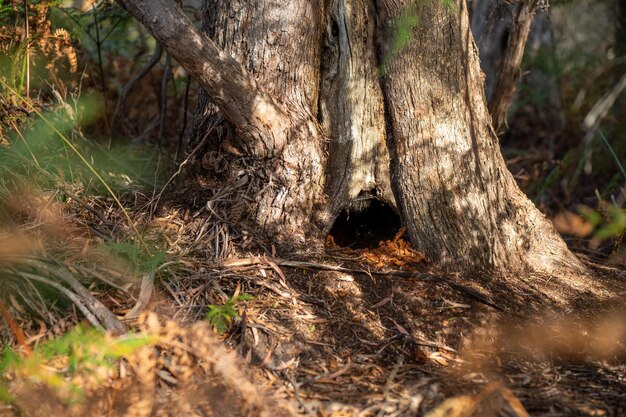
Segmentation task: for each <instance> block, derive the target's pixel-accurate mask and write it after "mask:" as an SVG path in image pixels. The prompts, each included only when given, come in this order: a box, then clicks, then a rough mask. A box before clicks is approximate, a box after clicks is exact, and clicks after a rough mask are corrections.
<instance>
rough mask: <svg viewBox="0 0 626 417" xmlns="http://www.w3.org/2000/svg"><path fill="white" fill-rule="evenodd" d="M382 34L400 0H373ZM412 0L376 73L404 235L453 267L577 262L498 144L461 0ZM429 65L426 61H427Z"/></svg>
mask: <svg viewBox="0 0 626 417" xmlns="http://www.w3.org/2000/svg"><path fill="white" fill-rule="evenodd" d="M380 3H381V4H380V20H381V22H383V24H384V26H383V28H382V30H383V42H384V43H385V44H390V42H391V41H392V39H393V37H394V36H395V34H394V32H395V29H394V25H393V22H394V21H397V20H398V19H399V18H400V16H401V14H402V13H406V10H409V9H408V7H409V4H410V2H409V1H391V0H380ZM457 5H458V7H457V8H456V9H454V10H450V9H448V8H446V7H445V6H444V5H443V2H441V1H439V0H427V1H424V2H420V3H418V6H417V7H416V8H415V12H414V13H415V14H416V16H419V24H418V25H416V27H415V28H414V33H413V36H412V37H411V40H410V42H409V43H408V45H407V46H406V47H405V48H404V49H403V51H402V52H400V53H399V54H397V56H396V57H395V58H394V59H393V61H392V64H391V65H390V66H389V68H388V73H387V75H386V76H385V79H384V86H385V92H386V98H387V103H388V108H387V111H388V112H389V116H390V119H391V123H392V128H393V137H394V140H393V144H392V146H391V150H392V152H391V156H392V164H391V170H392V182H393V185H394V193H395V195H396V199H397V201H398V203H399V208H400V212H401V215H402V219H403V220H404V222H405V224H406V226H407V230H408V234H409V237H410V238H411V242H412V243H413V244H414V245H415V246H416V247H418V248H420V249H421V250H423V251H424V252H425V253H426V254H427V255H428V257H429V258H431V259H433V260H436V261H438V262H439V263H441V264H443V265H445V266H448V267H450V268H453V269H458V268H461V269H467V268H473V267H477V266H478V267H487V268H489V269H500V270H524V269H534V270H544V271H555V270H558V269H570V268H572V267H574V268H578V267H579V266H580V263H579V262H578V260H577V259H576V258H575V257H574V256H573V255H572V254H571V253H570V252H569V251H568V249H567V247H566V245H565V243H564V242H563V241H562V239H561V238H560V237H559V236H558V234H557V233H556V231H555V230H554V228H553V226H552V224H551V223H550V222H549V221H548V220H547V219H546V218H545V217H544V216H543V215H542V214H541V213H540V212H539V211H538V210H537V209H536V207H534V205H533V204H532V202H531V201H530V200H528V198H527V197H526V196H525V195H524V194H523V193H522V192H521V191H520V190H519V188H518V187H517V185H516V183H515V181H514V179H513V177H512V175H511V174H510V172H509V171H508V170H507V168H506V165H505V163H504V160H503V158H502V155H501V153H500V148H499V143H498V138H497V136H496V134H495V133H494V131H493V129H492V127H491V124H490V116H489V113H488V112H487V105H486V101H485V96H484V94H483V88H482V86H483V77H482V73H481V72H480V66H479V62H478V54H477V50H476V46H475V44H474V41H473V39H472V36H471V33H470V30H469V23H468V16H467V7H466V3H465V1H460V2H459V3H457ZM435 69H436V70H435Z"/></svg>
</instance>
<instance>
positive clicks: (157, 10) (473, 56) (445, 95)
mask: <svg viewBox="0 0 626 417" xmlns="http://www.w3.org/2000/svg"><path fill="white" fill-rule="evenodd" d="M120 3H121V4H123V5H124V7H126V8H127V10H129V11H130V12H131V13H133V14H134V15H135V16H137V17H138V18H139V19H140V20H142V21H143V22H144V24H145V25H146V26H147V27H148V28H149V29H150V31H151V32H152V33H153V34H154V35H155V37H157V39H158V40H159V42H161V44H163V46H164V48H166V49H167V50H171V54H172V56H173V57H174V58H175V59H177V60H178V61H179V62H180V63H181V65H183V66H184V67H186V68H188V69H191V71H190V72H191V73H192V75H193V76H195V77H196V78H197V79H198V80H199V82H200V84H201V85H202V86H203V87H204V88H205V90H206V93H207V95H206V96H205V98H207V99H208V100H205V101H204V102H203V104H201V106H200V109H199V113H198V118H199V120H198V123H197V129H196V140H195V142H194V144H193V146H199V145H200V144H202V143H204V142H205V141H206V142H207V143H208V150H207V151H206V153H205V155H204V157H203V158H202V162H203V164H202V165H203V169H204V170H205V174H206V177H207V178H209V187H213V188H221V190H226V189H230V190H232V189H238V190H241V191H240V192H241V198H234V197H232V193H231V194H230V195H231V197H232V198H230V197H229V198H230V200H229V199H228V198H221V200H220V201H227V203H226V207H227V208H230V213H233V212H239V211H240V210H238V207H239V206H237V204H238V202H240V201H245V202H247V205H248V206H249V207H246V210H244V211H246V212H249V213H250V215H249V216H248V217H245V218H246V219H248V222H246V221H243V220H242V223H241V224H240V225H239V227H254V228H255V229H254V230H255V231H256V232H257V234H258V235H259V236H265V237H272V238H274V237H276V236H277V237H278V238H279V239H278V241H282V242H287V241H288V240H289V239H290V237H291V236H292V235H295V236H297V237H298V238H300V239H304V236H305V235H306V234H307V233H308V234H309V236H308V240H307V245H310V244H312V243H315V242H320V241H321V239H320V238H321V237H322V236H323V232H325V231H328V230H329V229H330V226H331V225H332V223H333V221H334V219H335V218H336V217H337V215H338V212H339V211H340V210H341V209H342V208H345V207H346V206H348V205H350V204H351V202H352V201H353V200H354V199H355V198H356V197H357V196H358V195H359V194H361V193H362V192H363V191H365V192H369V193H371V194H372V195H375V197H376V198H379V199H382V200H384V201H386V202H387V203H390V204H391V205H396V202H397V205H396V206H397V210H398V211H399V213H400V215H401V217H402V221H403V223H404V225H405V226H406V227H407V231H408V235H409V238H410V240H411V242H412V243H413V245H414V246H415V247H416V248H417V249H419V250H422V251H424V252H425V253H426V254H427V255H428V256H429V257H430V258H431V259H432V260H434V261H436V262H438V263H440V264H441V265H443V266H445V267H447V268H449V269H454V270H461V269H475V268H481V269H482V268H486V269H500V270H515V271H519V270H528V269H531V270H542V271H548V272H554V271H555V269H557V268H565V269H568V270H571V269H572V268H574V269H578V268H581V266H580V263H579V262H578V260H577V259H576V258H575V257H574V256H573V255H572V254H571V253H570V252H569V251H568V250H567V248H566V246H565V244H564V243H563V241H562V240H561V238H560V237H559V236H558V234H557V233H556V232H555V231H554V229H553V228H552V226H551V224H550V223H549V222H548V221H547V220H546V219H545V218H544V216H543V215H541V213H539V211H538V210H537V209H536V208H535V207H534V206H533V204H532V203H531V202H530V201H529V200H528V199H527V198H526V196H524V194H523V193H522V192H521V191H520V190H519V189H518V188H517V186H516V184H515V182H514V180H513V178H512V176H511V174H510V173H509V172H508V171H507V169H506V166H505V164H504V161H503V159H502V156H501V154H500V149H499V144H498V140H497V137H496V136H495V134H494V133H493V130H492V128H491V125H490V117H489V114H488V112H487V108H486V104H485V99H484V94H483V90H482V83H483V80H482V77H481V73H480V68H479V64H478V57H477V53H476V48H475V46H474V43H473V40H472V37H471V34H470V32H469V24H468V17H467V9H466V6H465V0H462V1H460V2H459V3H458V4H457V5H456V6H455V7H451V8H447V7H444V2H443V1H441V0H424V1H420V2H418V3H417V4H416V3H414V2H409V1H407V0H405V1H397V0H394V1H392V0H326V2H325V3H323V2H322V0H292V1H290V2H282V1H278V0H236V1H226V0H210V1H207V3H206V5H207V7H206V10H205V24H206V27H205V29H206V31H207V33H208V34H209V37H210V39H211V40H210V39H208V38H206V37H204V36H203V35H200V34H196V33H193V30H194V29H193V28H190V27H188V26H184V24H186V23H185V20H184V19H183V18H182V17H180V16H178V15H176V16H175V17H176V19H172V17H173V16H174V15H173V13H174V12H172V11H170V9H173V8H174V6H173V4H172V3H171V2H168V1H167V0H153V1H148V0H144V1H139V0H120ZM164 9H167V10H168V11H167V12H166V13H164V12H163V10H164ZM163 21H166V22H167V23H168V28H167V29H166V28H164V27H163ZM155 22H160V23H161V24H160V25H159V24H155ZM181 25H182V26H181ZM164 30H167V31H170V32H172V33H176V34H178V35H177V37H178V39H174V38H169V37H168V36H163V34H162V31H164ZM182 31H191V32H192V35H190V37H189V39H188V40H186V41H183V42H177V40H180V38H184V36H182V35H181V32H182ZM407 33H408V35H409V36H406V35H407ZM192 41H193V42H192ZM216 44H217V45H216ZM189 45H193V47H192V48H189ZM207 45H209V46H210V48H209V47H208V46H207ZM188 49H194V50H196V51H199V54H198V52H195V53H191V52H185V51H186V50H188ZM215 50H219V51H224V52H219V54H220V55H219V56H218V58H219V59H218V60H217V61H218V62H217V63H216V64H215V65H213V64H214V63H213V61H215V60H216V59H215V56H214V55H215V54H216V53H217V52H216V51H215ZM227 57H232V58H233V59H232V61H235V62H238V63H241V66H240V67H236V66H235V65H234V64H232V63H231V61H230V60H229V59H227ZM207 61H208V63H207ZM222 62H227V63H228V64H229V65H230V67H229V68H231V69H232V70H233V71H234V74H230V73H227V72H221V73H215V72H211V71H213V69H214V68H215V67H217V66H218V65H217V64H220V63H222ZM196 66H197V70H196V71H195V72H194V71H193V69H194V68H196ZM203 68H208V69H209V70H210V71H209V73H210V77H209V78H210V79H206V78H207V77H206V74H205V73H204V72H203ZM381 73H384V77H382V78H381V77H380V76H379V74H381ZM248 74H250V75H248ZM231 77H233V78H234V79H235V81H231V80H230V78H231ZM231 84H234V86H233V85H231ZM234 87H236V88H242V89H246V91H236V90H233V88H234ZM224 91H228V92H229V94H228V95H226V94H223V92H224ZM216 94H217V97H216V96H215V95H216ZM220 94H221V95H220ZM239 96H241V97H242V100H241V103H240V98H239ZM250 96H256V97H259V99H258V100H259V102H260V103H261V104H262V105H263V107H262V108H258V107H256V106H255V104H256V102H255V101H254V100H252V105H251V103H250V100H248V99H247V98H248V97H250ZM246 100H248V101H246ZM244 106H248V107H249V108H250V111H254V112H255V113H254V114H255V115H256V118H247V119H244V120H242V119H240V118H238V117H236V116H238V114H239V113H238V111H239V110H240V109H242V107H244ZM233 108H234V109H235V110H233ZM266 110H267V111H268V115H269V116H268V120H267V121H265V120H264V112H265V111H266ZM233 113H234V114H233ZM220 115H221V116H223V117H224V118H225V119H226V121H227V123H224V122H220ZM278 118H280V120H281V121H282V122H283V124H277V123H274V122H273V121H274V120H277V119H278ZM257 124H258V126H257ZM248 125H252V127H254V128H255V130H254V132H255V134H247V133H246V132H248V130H250V129H248V130H245V129H243V127H247V126H248ZM209 126H217V127H211V128H209ZM263 129H265V130H263ZM256 132H261V133H260V135H261V136H263V135H269V136H270V138H271V139H270V138H263V137H259V135H257V134H256ZM387 150H388V151H387ZM390 189H392V191H393V193H392V192H391V191H390ZM226 194H228V192H223V193H221V194H219V195H220V196H224V195H226ZM216 200H217V198H216ZM246 224H248V226H246ZM250 225H251V226H250ZM311 233H312V234H311ZM291 239H292V241H291V242H292V243H293V238H291ZM295 243H298V244H299V245H300V246H302V245H303V242H297V240H296V242H295Z"/></svg>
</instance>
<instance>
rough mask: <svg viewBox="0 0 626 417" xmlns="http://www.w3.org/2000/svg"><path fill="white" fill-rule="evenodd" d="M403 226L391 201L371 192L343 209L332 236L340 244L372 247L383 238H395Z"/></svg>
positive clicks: (331, 230)
mask: <svg viewBox="0 0 626 417" xmlns="http://www.w3.org/2000/svg"><path fill="white" fill-rule="evenodd" d="M361 194H363V193H361ZM401 226H402V224H401V222H400V216H398V214H397V213H396V212H395V210H394V209H393V208H392V207H391V206H390V205H389V204H387V203H385V202H383V201H380V200H378V199H377V198H374V197H372V196H371V195H369V194H368V196H366V197H363V196H359V197H358V198H357V199H356V200H355V201H354V202H353V203H352V204H350V206H348V207H347V208H345V209H343V210H341V213H339V216H338V217H337V220H335V223H334V224H333V227H332V228H331V229H330V233H329V236H330V237H332V239H333V241H334V242H335V244H336V245H337V246H340V247H349V248H351V249H373V248H377V247H378V244H379V243H380V241H385V240H393V238H394V237H395V235H396V233H398V230H400V227H401Z"/></svg>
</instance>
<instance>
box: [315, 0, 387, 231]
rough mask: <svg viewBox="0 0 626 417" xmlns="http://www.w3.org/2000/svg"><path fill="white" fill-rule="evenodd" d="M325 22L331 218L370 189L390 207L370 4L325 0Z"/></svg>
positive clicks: (368, 0) (324, 120)
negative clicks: (362, 192) (326, 0)
mask: <svg viewBox="0 0 626 417" xmlns="http://www.w3.org/2000/svg"><path fill="white" fill-rule="evenodd" d="M325 24H326V35H325V38H324V45H325V48H324V60H323V71H322V84H321V100H320V103H321V106H320V107H321V109H320V113H321V114H320V120H321V124H322V126H323V128H324V131H325V133H326V135H327V136H329V137H330V138H331V143H330V146H329V161H328V166H327V168H326V172H327V174H326V177H327V185H326V193H327V194H328V196H329V204H328V206H327V211H328V215H327V216H328V217H329V218H335V217H336V215H337V213H338V212H339V211H340V210H341V209H342V208H344V207H346V206H347V205H348V204H349V203H350V202H351V201H353V200H354V199H355V198H356V197H357V196H358V195H359V194H360V193H361V191H369V190H375V191H376V195H377V197H378V198H380V199H382V200H383V201H385V202H386V203H389V204H390V205H392V206H394V207H395V199H394V197H393V193H392V191H391V181H390V178H389V153H388V151H387V144H386V142H387V138H386V129H385V117H384V115H385V108H384V99H383V93H382V90H381V86H380V79H379V76H378V62H377V57H376V52H375V51H376V49H375V35H376V15H375V9H374V5H373V2H372V0H330V1H328V2H327V12H326V22H325ZM328 227H330V225H329V226H328Z"/></svg>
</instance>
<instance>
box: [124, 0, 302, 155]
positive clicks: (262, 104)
mask: <svg viewBox="0 0 626 417" xmlns="http://www.w3.org/2000/svg"><path fill="white" fill-rule="evenodd" d="M118 3H119V4H120V5H121V6H122V7H123V8H124V9H125V10H126V11H128V13H130V14H131V15H133V16H134V17H135V18H136V19H137V20H139V21H140V22H141V23H143V25H144V26H145V27H146V28H147V29H148V31H150V33H152V36H154V37H155V38H156V39H157V41H158V42H159V43H160V44H161V45H162V46H163V48H164V49H165V50H167V52H168V53H170V54H171V55H172V58H174V59H175V60H176V61H177V62H178V63H179V64H180V65H182V67H183V68H185V70H186V71H187V73H188V74H189V75H190V76H192V77H193V78H194V79H196V80H197V81H198V83H199V84H200V86H201V87H202V88H204V89H205V90H206V91H207V93H208V94H209V96H210V97H211V101H212V102H213V103H214V104H215V105H216V106H217V107H218V108H219V110H220V111H221V112H222V113H223V114H224V116H225V117H226V119H227V120H228V121H229V122H231V123H232V124H233V125H234V126H235V128H236V129H237V133H238V134H239V136H240V137H241V138H242V139H244V141H245V146H246V148H247V151H248V152H249V153H250V154H253V155H255V156H258V157H272V156H274V155H276V154H277V153H279V152H280V151H281V150H282V149H283V148H284V146H285V145H286V144H287V141H288V139H289V135H290V134H291V130H292V127H293V126H294V121H293V120H292V119H291V118H290V117H289V115H288V112H287V110H286V109H285V108H283V107H282V106H280V105H279V104H278V103H277V102H276V101H275V100H274V99H273V98H272V97H271V96H270V95H269V94H267V92H265V91H264V90H263V89H262V88H261V87H260V86H259V85H258V84H257V82H256V80H255V79H254V78H253V77H252V76H251V75H250V74H248V72H247V71H246V70H245V69H244V67H243V66H242V65H241V63H239V62H238V61H237V60H235V59H234V58H233V57H232V56H230V54H228V53H226V52H225V51H223V50H222V49H220V48H219V47H218V46H217V45H216V44H215V43H214V42H213V41H212V40H211V39H209V37H208V36H207V35H206V34H204V33H202V32H200V31H199V30H198V29H197V28H196V27H195V26H194V24H193V23H192V22H191V20H189V17H187V15H185V13H184V12H183V10H182V9H181V8H180V7H179V6H178V5H177V4H176V3H175V2H172V1H170V0H118Z"/></svg>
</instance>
